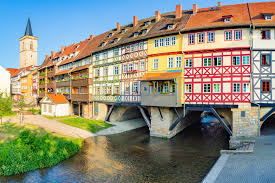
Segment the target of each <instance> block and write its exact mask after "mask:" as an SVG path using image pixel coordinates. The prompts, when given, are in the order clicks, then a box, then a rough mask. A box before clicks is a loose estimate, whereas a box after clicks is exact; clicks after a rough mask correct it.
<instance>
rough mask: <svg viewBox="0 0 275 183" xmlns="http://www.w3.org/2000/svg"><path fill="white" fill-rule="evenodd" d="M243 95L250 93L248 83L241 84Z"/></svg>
mask: <svg viewBox="0 0 275 183" xmlns="http://www.w3.org/2000/svg"><path fill="white" fill-rule="evenodd" d="M243 93H250V83H243Z"/></svg>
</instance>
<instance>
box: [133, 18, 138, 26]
mask: <svg viewBox="0 0 275 183" xmlns="http://www.w3.org/2000/svg"><path fill="white" fill-rule="evenodd" d="M137 23H138V18H137V16H133V26H134V27H135V26H136V25H137Z"/></svg>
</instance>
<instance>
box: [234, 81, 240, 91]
mask: <svg viewBox="0 0 275 183" xmlns="http://www.w3.org/2000/svg"><path fill="white" fill-rule="evenodd" d="M233 92H234V93H240V92H241V84H240V83H233Z"/></svg>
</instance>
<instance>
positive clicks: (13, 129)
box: [0, 123, 83, 176]
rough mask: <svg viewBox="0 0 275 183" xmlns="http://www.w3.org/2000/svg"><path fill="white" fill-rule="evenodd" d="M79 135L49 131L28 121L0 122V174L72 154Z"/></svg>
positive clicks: (26, 169) (51, 162)
mask: <svg viewBox="0 0 275 183" xmlns="http://www.w3.org/2000/svg"><path fill="white" fill-rule="evenodd" d="M82 145H83V139H80V138H72V137H67V136H63V135H60V134H55V133H49V132H47V131H45V130H44V129H42V128H39V127H37V126H34V125H29V124H16V123H4V124H3V125H0V154H1V158H0V175H4V176H10V175H15V174H20V173H24V172H29V171H32V170H35V169H40V168H45V167H51V166H54V165H56V164H58V163H59V162H61V161H63V160H65V159H68V158H69V157H71V156H72V155H74V154H76V153H77V152H78V151H79V150H80V149H81V147H82Z"/></svg>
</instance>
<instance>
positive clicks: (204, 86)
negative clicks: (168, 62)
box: [203, 83, 211, 93]
mask: <svg viewBox="0 0 275 183" xmlns="http://www.w3.org/2000/svg"><path fill="white" fill-rule="evenodd" d="M206 90H207V91H206ZM208 90H209V91H208ZM203 93H211V84H210V83H204V84H203Z"/></svg>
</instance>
